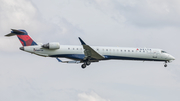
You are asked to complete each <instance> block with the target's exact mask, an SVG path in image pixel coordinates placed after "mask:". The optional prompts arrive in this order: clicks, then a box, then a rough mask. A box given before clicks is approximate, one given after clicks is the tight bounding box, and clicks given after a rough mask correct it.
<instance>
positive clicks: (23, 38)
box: [5, 29, 37, 46]
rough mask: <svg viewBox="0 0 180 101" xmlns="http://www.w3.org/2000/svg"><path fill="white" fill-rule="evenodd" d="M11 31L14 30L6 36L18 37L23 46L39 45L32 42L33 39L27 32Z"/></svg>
mask: <svg viewBox="0 0 180 101" xmlns="http://www.w3.org/2000/svg"><path fill="white" fill-rule="evenodd" d="M11 30H12V31H11V33H9V34H7V35H5V36H13V35H17V37H18V39H19V41H20V42H21V44H22V45H23V46H33V45H37V43H36V42H35V41H33V40H32V38H31V37H30V36H29V35H28V33H27V32H26V31H25V30H15V29H11Z"/></svg>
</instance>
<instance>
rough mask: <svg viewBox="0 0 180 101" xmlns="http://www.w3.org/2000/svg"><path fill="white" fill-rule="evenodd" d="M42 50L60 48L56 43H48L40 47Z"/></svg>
mask: <svg viewBox="0 0 180 101" xmlns="http://www.w3.org/2000/svg"><path fill="white" fill-rule="evenodd" d="M42 47H43V48H47V49H52V50H55V49H59V48H60V44H59V43H58V42H50V43H47V44H44V45H42Z"/></svg>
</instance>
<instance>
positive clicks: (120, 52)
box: [23, 45, 174, 61]
mask: <svg viewBox="0 0 180 101" xmlns="http://www.w3.org/2000/svg"><path fill="white" fill-rule="evenodd" d="M92 48H93V49H94V50H95V51H96V52H97V53H99V54H100V55H102V56H104V57H105V59H103V60H108V59H120V60H142V61H170V60H174V57H173V56H171V55H170V54H168V53H166V52H165V51H162V50H161V49H151V48H124V47H102V46H92ZM23 50H24V51H26V52H30V53H33V54H36V55H40V56H44V57H63V58H69V59H73V60H82V59H83V58H84V57H85V55H84V49H83V47H82V46H73V45H60V48H59V49H55V50H50V49H46V48H42V47H41V45H36V46H24V48H23Z"/></svg>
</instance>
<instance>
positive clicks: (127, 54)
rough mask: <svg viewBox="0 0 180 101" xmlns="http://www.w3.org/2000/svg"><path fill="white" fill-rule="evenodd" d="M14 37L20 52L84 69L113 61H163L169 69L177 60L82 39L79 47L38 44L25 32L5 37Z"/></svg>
mask: <svg viewBox="0 0 180 101" xmlns="http://www.w3.org/2000/svg"><path fill="white" fill-rule="evenodd" d="M13 35H17V37H18V38H19V40H20V42H21V44H22V46H23V47H20V50H23V51H26V52H29V53H32V54H36V55H39V56H43V57H53V58H56V59H57V60H58V61H59V62H61V63H82V65H81V67H82V68H83V69H84V68H86V66H89V65H90V64H91V63H92V62H99V61H102V60H111V59H116V60H138V61H161V62H165V63H164V67H167V62H171V61H172V60H175V58H174V57H173V56H172V55H170V54H168V53H167V52H165V51H163V50H162V49H152V48H124V47H104V46H89V45H88V44H86V43H85V42H84V41H83V40H82V39H81V38H80V37H79V40H80V42H81V45H79V46H74V45H60V44H59V43H58V42H50V43H47V44H37V43H36V42H35V41H33V40H32V39H31V37H30V36H29V35H28V33H27V32H26V31H25V30H15V29H12V31H11V33H9V34H7V35H5V36H13ZM59 58H68V59H71V60H72V61H61V60H60V59H59Z"/></svg>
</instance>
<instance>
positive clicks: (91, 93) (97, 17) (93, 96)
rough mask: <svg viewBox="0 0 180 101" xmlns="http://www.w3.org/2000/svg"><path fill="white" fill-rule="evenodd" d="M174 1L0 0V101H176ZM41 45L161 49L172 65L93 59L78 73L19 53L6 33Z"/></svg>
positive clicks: (179, 89)
mask: <svg viewBox="0 0 180 101" xmlns="http://www.w3.org/2000/svg"><path fill="white" fill-rule="evenodd" d="M179 5H180V1H178V0H43V2H42V0H41V1H40V0H0V60H1V65H0V100H1V101H162V100H163V101H179V100H180V97H179V94H180V68H179V67H180V62H179V61H180V60H179V58H180V54H179V53H178V52H179V50H180V47H179V45H178V43H179V42H180V40H179V37H180V35H179V33H180V19H179V18H180V6H179ZM11 28H14V29H25V30H26V31H27V32H28V33H29V35H30V36H31V37H32V38H33V39H34V40H35V41H36V42H41V43H48V42H52V41H53V42H54V41H55V42H60V44H67V45H80V42H79V40H78V37H81V38H82V39H83V40H84V41H85V42H86V43H87V44H89V45H98V46H99V45H103V46H121V47H143V48H144V47H148V48H160V49H164V50H165V51H167V52H168V53H170V54H172V55H173V56H174V57H175V58H176V60H175V61H173V62H172V63H169V64H168V67H167V68H164V67H163V63H161V62H160V63H159V62H138V61H115V60H111V61H101V62H99V63H93V64H92V65H91V66H89V67H87V68H86V69H84V70H83V69H81V67H80V66H81V65H80V64H78V65H77V64H61V63H58V62H57V60H56V59H53V58H44V57H39V56H36V55H32V54H29V53H25V52H22V51H20V50H19V47H21V44H20V42H19V40H18V39H17V37H10V38H9V37H8V38H7V37H4V35H5V34H8V33H9V32H10V31H11V30H10V29H11Z"/></svg>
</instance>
